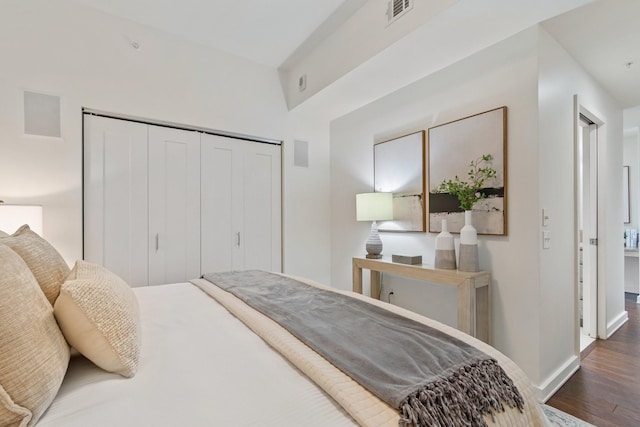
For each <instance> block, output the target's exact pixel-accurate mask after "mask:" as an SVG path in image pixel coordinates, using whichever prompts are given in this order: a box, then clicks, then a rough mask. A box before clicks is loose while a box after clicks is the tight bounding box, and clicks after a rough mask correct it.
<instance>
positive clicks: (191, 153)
mask: <svg viewBox="0 0 640 427" xmlns="http://www.w3.org/2000/svg"><path fill="white" fill-rule="evenodd" d="M149 237H150V238H149V242H148V244H149V246H148V250H149V284H152V285H155V284H161V283H174V282H184V281H187V280H189V279H194V278H197V277H199V275H200V135H199V134H198V133H197V132H194V131H184V130H179V129H171V128H164V127H158V126H149Z"/></svg>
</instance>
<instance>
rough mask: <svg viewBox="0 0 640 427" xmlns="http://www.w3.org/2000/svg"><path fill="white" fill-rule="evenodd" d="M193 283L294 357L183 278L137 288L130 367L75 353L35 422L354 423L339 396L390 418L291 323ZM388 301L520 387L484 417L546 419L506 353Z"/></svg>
mask: <svg viewBox="0 0 640 427" xmlns="http://www.w3.org/2000/svg"><path fill="white" fill-rule="evenodd" d="M194 282H195V283H198V285H199V286H202V287H203V290H206V292H208V293H210V294H211V296H215V297H216V299H220V301H223V303H224V304H225V305H227V306H228V307H229V308H230V309H231V306H236V305H237V306H238V307H239V310H240V311H239V312H237V313H236V315H237V316H238V317H239V318H242V319H243V320H244V321H245V322H246V321H248V322H249V324H250V325H251V327H252V328H254V329H255V330H256V333H259V334H261V335H262V336H263V338H264V339H265V340H267V341H270V342H271V345H273V347H274V348H278V349H279V350H280V351H285V352H286V353H287V354H289V357H291V360H292V362H291V363H290V362H287V361H286V360H285V359H284V358H283V356H281V355H280V353H278V352H277V351H276V350H274V348H272V347H271V346H270V345H268V344H266V343H265V341H263V339H262V338H260V337H259V336H258V335H256V334H255V333H254V332H253V331H252V330H251V329H249V328H248V327H247V326H245V324H243V323H242V322H241V321H240V320H238V318H236V317H235V316H234V315H232V314H230V313H229V312H228V311H227V309H226V308H224V307H223V305H221V304H220V303H218V302H216V300H215V299H213V298H212V297H211V296H209V295H207V294H206V293H205V292H203V290H201V289H199V288H198V287H196V286H194V285H192V284H190V283H182V284H172V285H162V286H152V287H147V288H137V289H135V293H136V295H137V297H138V302H139V306H140V317H141V335H142V347H141V352H140V362H139V369H138V373H137V374H136V376H135V377H133V378H129V379H127V378H123V377H121V376H119V375H117V374H110V373H107V372H105V371H102V370H101V369H99V368H97V367H96V366H94V365H93V364H92V363H91V362H89V361H88V360H86V359H84V358H83V357H82V356H76V357H73V358H72V361H71V363H70V365H69V369H68V371H67V375H66V377H65V380H64V382H63V384H62V387H61V389H60V391H59V393H58V395H57V397H56V399H55V400H54V401H53V403H52V405H51V406H50V407H49V409H48V410H47V412H45V414H44V416H43V417H42V418H41V419H40V421H39V422H38V424H37V425H38V427H63V426H64V427H85V426H92V427H103V426H104V427H106V426H109V427H110V426H124V427H127V426H154V427H163V426H196V427H199V426H231V425H233V426H260V427H262V426H267V427H269V426H283V427H289V426H311V427H313V426H318V427H325V426H331V427H334V426H336V427H340V426H355V425H357V423H356V421H354V418H352V417H351V416H350V415H349V414H348V413H347V412H346V411H345V410H344V409H343V408H342V407H341V406H340V405H338V404H337V403H336V401H338V402H341V403H342V405H343V406H344V407H345V408H347V409H346V410H348V411H349V413H351V414H353V416H354V417H355V419H358V420H360V422H361V423H362V425H368V426H376V427H378V426H380V425H389V426H392V425H397V420H398V416H397V412H396V411H395V410H394V409H392V408H390V407H388V406H387V405H386V404H384V402H381V401H380V400H378V399H377V398H375V396H372V395H371V394H370V393H369V392H368V391H366V390H365V389H363V388H362V387H360V386H359V385H358V384H357V383H355V382H354V381H353V380H351V379H350V378H349V377H347V376H346V375H344V374H343V373H341V372H340V371H338V370H337V369H336V368H335V367H333V365H331V364H328V362H326V360H324V359H323V358H321V357H319V356H318V355H317V354H316V353H315V352H313V351H312V350H310V349H309V348H308V347H306V346H305V345H304V344H302V343H301V342H300V341H298V340H297V339H295V338H293V336H290V334H289V333H288V332H286V331H284V333H282V332H281V331H279V329H280V328H279V327H278V326H274V325H271V324H270V322H271V321H270V319H264V318H262V317H260V316H262V315H260V314H259V313H257V312H255V311H254V310H253V309H251V308H250V307H246V306H245V305H244V304H242V303H240V304H238V303H236V302H235V301H234V298H235V297H233V298H231V299H229V300H227V299H226V298H227V296H226V295H224V296H222V298H220V296H217V295H215V294H217V293H218V288H217V287H215V286H213V285H211V284H210V283H208V282H206V283H200V282H204V281H202V280H196V281H194ZM307 282H308V283H310V284H313V285H315V286H321V285H318V284H316V283H313V282H310V281H307ZM220 292H222V293H224V294H227V293H226V292H224V291H220ZM337 292H341V291H337ZM344 293H348V292H344ZM348 294H351V293H348ZM354 296H355V297H356V298H363V299H366V297H363V296H361V295H354ZM369 301H370V302H372V303H373V304H378V305H385V306H387V305H386V304H384V303H382V302H380V301H374V300H369ZM387 308H388V309H391V310H393V311H396V312H398V313H400V314H403V315H405V316H408V317H411V318H414V320H417V321H420V322H425V323H427V324H429V325H430V326H434V327H438V328H440V329H443V330H445V331H446V332H448V333H450V334H452V335H454V336H456V337H458V338H460V339H462V340H464V341H467V342H470V343H472V344H474V345H476V346H477V347H478V348H480V350H482V351H484V352H485V353H487V354H489V355H491V356H493V357H495V358H496V359H497V360H498V361H499V363H500V364H501V366H502V367H503V368H504V369H505V372H507V374H508V375H509V376H510V377H511V378H512V379H513V380H514V382H515V383H516V385H517V386H518V388H519V390H520V392H521V394H522V395H523V397H524V399H525V413H524V414H521V413H519V412H518V411H517V410H515V409H507V411H505V412H503V413H499V414H496V419H495V421H491V420H490V418H489V419H487V421H488V424H489V425H490V426H500V427H513V426H519V427H529V426H545V425H548V424H547V420H546V419H545V417H544V416H543V415H542V411H541V410H540V409H539V406H538V404H537V402H536V401H535V398H534V393H533V389H532V387H531V384H530V383H529V380H528V379H527V378H526V376H525V375H524V373H523V372H522V370H520V369H519V368H518V367H517V366H516V365H515V364H514V363H513V362H512V361H511V360H509V359H508V358H506V357H505V356H504V355H502V354H500V353H499V352H497V351H496V350H495V349H493V348H491V347H489V346H488V345H486V344H484V343H482V342H480V341H478V340H476V339H474V338H472V337H469V336H468V335H465V334H462V333H461V332H459V331H457V330H454V329H452V328H449V327H447V326H444V325H441V324H439V323H437V322H435V321H432V320H430V319H426V318H423V317H422V316H419V315H416V314H415V313H411V312H408V311H406V310H402V309H400V308H398V307H395V306H387ZM271 323H272V322H271ZM309 352H311V354H309ZM318 358H319V359H321V360H318ZM294 364H295V366H298V369H300V370H301V371H303V372H305V373H306V374H307V375H308V376H307V375H305V374H303V373H301V371H299V370H298V369H297V368H296V367H294ZM309 378H312V379H314V380H315V381H317V382H318V384H320V386H321V387H324V389H325V390H327V392H328V393H331V396H333V398H332V397H329V395H328V394H325V392H324V391H322V389H321V388H320V386H318V385H316V384H314V382H312V381H311V380H310V379H309ZM334 399H335V400H334Z"/></svg>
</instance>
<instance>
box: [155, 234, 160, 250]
mask: <svg viewBox="0 0 640 427" xmlns="http://www.w3.org/2000/svg"><path fill="white" fill-rule="evenodd" d="M159 250H160V233H156V253H158V251H159Z"/></svg>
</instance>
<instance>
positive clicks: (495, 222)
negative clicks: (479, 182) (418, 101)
mask: <svg viewBox="0 0 640 427" xmlns="http://www.w3.org/2000/svg"><path fill="white" fill-rule="evenodd" d="M428 147H429V148H428V152H427V156H428V157H427V158H428V160H427V162H426V163H427V164H428V165H429V173H428V183H427V188H428V189H429V231H430V232H436V233H437V232H440V231H441V224H442V220H443V219H446V220H447V225H448V229H449V231H450V232H454V233H457V232H459V231H460V229H461V228H462V227H463V226H464V211H463V209H462V208H461V207H460V204H459V201H458V199H457V198H456V197H455V196H453V195H451V194H448V193H442V192H438V191H437V189H438V187H439V186H440V184H441V183H442V182H443V181H445V180H453V179H455V177H456V176H457V177H459V179H460V180H465V179H467V178H468V176H469V171H470V167H471V165H472V162H474V163H475V162H478V161H479V160H480V159H482V158H483V157H485V156H490V157H491V161H490V167H491V168H493V169H494V170H495V172H496V173H495V176H494V177H492V178H490V179H488V180H486V181H485V182H484V184H483V186H482V189H481V190H480V191H481V192H482V194H484V196H485V197H484V198H483V199H482V200H480V201H478V202H477V203H476V204H475V205H474V206H473V210H472V211H473V213H472V218H473V219H472V223H473V226H474V227H475V228H476V230H477V232H478V234H492V235H507V199H506V195H507V192H506V188H507V162H506V158H507V107H500V108H496V109H493V110H490V111H485V112H483V113H479V114H476V115H473V116H470V117H465V118H463V119H459V120H455V121H452V122H449V123H445V124H442V125H439V126H434V127H432V128H429V131H428Z"/></svg>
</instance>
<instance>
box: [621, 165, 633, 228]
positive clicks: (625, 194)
mask: <svg viewBox="0 0 640 427" xmlns="http://www.w3.org/2000/svg"><path fill="white" fill-rule="evenodd" d="M630 201H631V193H630V190H629V166H623V167H622V203H623V205H622V215H623V222H624V223H625V224H630V223H631V203H630Z"/></svg>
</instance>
